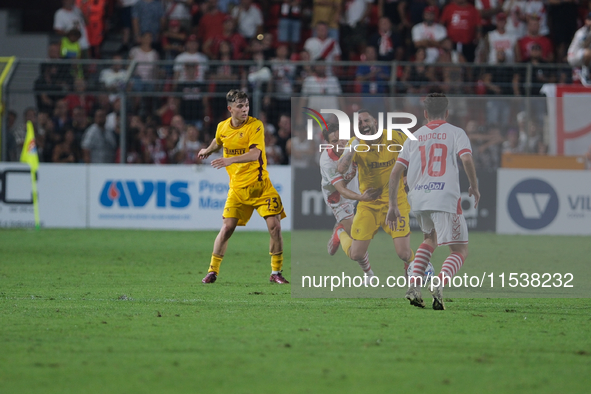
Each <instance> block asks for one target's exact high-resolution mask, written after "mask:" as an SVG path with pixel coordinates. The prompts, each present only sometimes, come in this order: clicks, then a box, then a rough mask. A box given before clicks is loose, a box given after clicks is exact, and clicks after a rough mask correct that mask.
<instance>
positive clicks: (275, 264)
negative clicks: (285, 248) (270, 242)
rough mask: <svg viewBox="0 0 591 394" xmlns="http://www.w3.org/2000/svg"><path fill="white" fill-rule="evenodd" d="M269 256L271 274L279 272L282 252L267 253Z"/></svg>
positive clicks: (281, 263) (281, 264) (281, 265)
mask: <svg viewBox="0 0 591 394" xmlns="http://www.w3.org/2000/svg"><path fill="white" fill-rule="evenodd" d="M269 254H270V255H271V271H273V273H278V272H281V268H282V267H283V252H279V253H269Z"/></svg>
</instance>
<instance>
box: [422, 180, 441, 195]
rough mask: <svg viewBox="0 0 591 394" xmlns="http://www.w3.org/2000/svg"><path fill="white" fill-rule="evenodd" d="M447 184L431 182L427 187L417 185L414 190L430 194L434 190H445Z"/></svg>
mask: <svg viewBox="0 0 591 394" xmlns="http://www.w3.org/2000/svg"><path fill="white" fill-rule="evenodd" d="M444 187H445V182H429V183H427V184H425V185H416V186H415V188H414V190H424V191H425V193H430V192H431V191H432V190H443V188H444Z"/></svg>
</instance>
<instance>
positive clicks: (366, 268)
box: [357, 252, 373, 275]
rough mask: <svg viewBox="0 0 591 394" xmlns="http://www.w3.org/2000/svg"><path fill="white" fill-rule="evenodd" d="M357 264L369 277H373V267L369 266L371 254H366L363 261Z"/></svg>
mask: <svg viewBox="0 0 591 394" xmlns="http://www.w3.org/2000/svg"><path fill="white" fill-rule="evenodd" d="M357 264H359V266H360V267H361V269H362V270H363V272H365V273H367V274H368V275H373V271H372V270H371V265H369V252H367V253H365V256H364V257H363V259H361V260H358V261H357Z"/></svg>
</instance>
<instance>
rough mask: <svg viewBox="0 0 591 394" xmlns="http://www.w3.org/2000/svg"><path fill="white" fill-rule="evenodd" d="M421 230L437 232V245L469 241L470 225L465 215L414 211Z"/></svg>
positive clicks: (428, 232)
mask: <svg viewBox="0 0 591 394" xmlns="http://www.w3.org/2000/svg"><path fill="white" fill-rule="evenodd" d="M414 214H415V216H416V217H417V221H418V222H419V226H420V227H421V230H422V231H423V233H425V234H430V233H431V231H433V229H435V232H436V233H437V245H439V246H441V245H453V244H467V243H468V225H467V224H466V219H464V215H462V214H459V215H458V214H457V213H450V212H441V211H419V212H415V213H414Z"/></svg>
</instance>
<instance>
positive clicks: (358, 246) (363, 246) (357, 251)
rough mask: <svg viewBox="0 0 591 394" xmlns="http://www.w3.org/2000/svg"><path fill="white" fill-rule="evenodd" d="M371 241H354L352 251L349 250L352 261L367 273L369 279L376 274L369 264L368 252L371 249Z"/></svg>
mask: <svg viewBox="0 0 591 394" xmlns="http://www.w3.org/2000/svg"><path fill="white" fill-rule="evenodd" d="M370 242H371V240H366V241H359V240H357V239H354V240H353V242H352V244H351V249H349V257H350V258H351V260H355V261H356V262H357V264H359V267H361V269H362V270H363V272H365V273H366V274H367V276H368V278H371V277H372V276H373V275H374V274H373V271H372V269H371V265H370V264H369V253H368V252H367V250H368V249H369V243H370Z"/></svg>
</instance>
